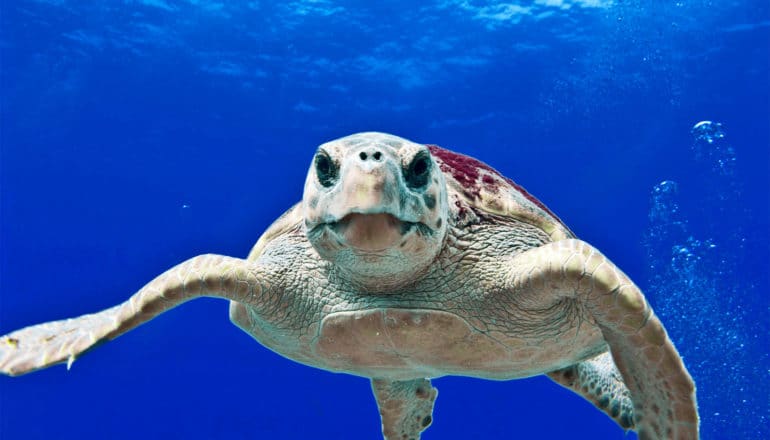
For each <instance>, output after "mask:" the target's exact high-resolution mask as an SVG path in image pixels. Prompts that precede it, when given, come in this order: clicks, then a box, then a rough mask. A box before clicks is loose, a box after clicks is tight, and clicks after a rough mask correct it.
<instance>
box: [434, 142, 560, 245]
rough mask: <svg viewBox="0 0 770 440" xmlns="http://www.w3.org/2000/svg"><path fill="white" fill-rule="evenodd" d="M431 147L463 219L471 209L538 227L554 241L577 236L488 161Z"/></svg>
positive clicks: (452, 199) (456, 213)
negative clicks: (487, 162)
mask: <svg viewBox="0 0 770 440" xmlns="http://www.w3.org/2000/svg"><path fill="white" fill-rule="evenodd" d="M428 149H429V150H430V152H431V154H432V155H433V157H434V159H435V160H436V162H437V163H438V164H439V167H440V168H441V171H442V172H443V173H444V177H445V178H446V182H447V191H448V195H449V199H450V200H449V204H450V208H451V209H452V210H453V212H454V213H455V215H456V216H457V217H458V218H460V219H461V220H462V219H463V218H465V217H467V216H468V214H469V212H468V211H469V210H470V211H473V212H474V213H479V214H491V215H495V216H500V217H504V218H511V219H515V220H519V221H522V222H524V223H527V224H530V225H533V226H536V227H538V228H540V229H542V230H543V231H545V232H546V233H547V234H548V235H550V237H551V239H552V240H553V241H558V240H563V239H566V238H574V237H575V235H574V234H573V233H572V231H570V229H569V228H568V227H567V226H566V225H565V224H564V223H563V222H562V221H561V220H560V219H559V218H558V217H557V216H556V215H555V214H554V213H553V212H551V211H550V210H549V209H548V208H547V207H546V206H545V205H544V204H543V203H542V202H540V201H539V200H538V199H536V198H535V197H534V196H532V195H531V194H529V193H528V192H527V191H526V190H525V189H524V188H523V187H521V186H520V185H518V184H516V183H515V182H514V181H512V180H511V179H508V178H507V177H505V176H503V175H502V174H500V173H499V172H498V171H497V170H495V169H494V168H492V167H490V166H489V165H487V164H485V163H484V162H481V161H479V160H477V159H474V158H472V157H469V156H465V155H463V154H459V153H455V152H453V151H450V150H446V149H444V148H441V147H439V146H437V145H428ZM460 223H462V221H461V222H460Z"/></svg>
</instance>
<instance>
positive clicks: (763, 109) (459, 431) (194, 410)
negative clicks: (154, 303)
mask: <svg viewBox="0 0 770 440" xmlns="http://www.w3.org/2000/svg"><path fill="white" fill-rule="evenodd" d="M370 130H376V131H385V132H390V133H393V134H397V135H400V136H403V137H406V138H409V139H412V140H415V141H419V142H425V143H436V144H439V145H442V146H444V147H446V148H450V149H453V150H457V151H459V152H462V153H465V154H469V155H473V156H475V157H477V158H479V159H481V160H484V161H485V162H487V163H489V164H490V165H492V166H494V167H495V168H497V169H498V170H500V171H501V172H502V173H504V174H505V175H507V176H508V177H510V178H512V179H513V180H515V181H517V182H518V183H519V184H521V185H523V186H525V187H526V188H527V189H528V190H529V191H530V192H531V193H532V194H534V195H535V196H537V197H538V198H539V199H540V200H542V201H543V202H544V203H545V204H547V205H548V206H549V207H550V208H551V209H552V210H553V211H554V212H556V213H557V214H558V215H559V216H560V217H561V218H562V220H564V221H565V223H567V224H568V225H569V226H570V227H571V228H572V230H573V231H575V233H576V234H577V235H578V236H579V237H580V238H582V239H584V240H586V241H588V242H590V243H592V244H593V245H595V246H596V247H598V248H599V249H601V250H602V251H603V252H604V253H605V254H606V255H608V256H609V257H610V258H611V259H612V260H613V261H614V262H615V263H616V264H618V265H619V266H620V267H621V268H622V269H623V270H624V271H625V272H626V273H628V274H629V275H630V276H631V278H632V279H634V280H635V281H636V283H637V284H639V285H640V286H641V287H642V288H643V290H645V292H646V294H647V297H648V298H649V299H650V301H651V303H652V305H653V307H654V308H655V310H656V312H657V314H658V315H659V316H660V317H661V319H662V320H663V322H664V323H665V325H666V327H667V328H668V330H669V333H670V335H671V337H672V339H673V340H674V342H675V344H676V345H677V347H678V349H679V351H680V352H681V354H682V355H683V357H684V360H685V363H686V364H687V366H688V368H689V370H690V372H691V373H692V375H693V376H694V378H695V380H696V383H697V386H698V401H699V404H700V415H701V420H702V423H701V431H702V437H703V438H704V439H766V438H770V427H769V426H768V425H770V420H769V419H770V360H769V358H768V356H769V355H768V351H769V350H770V348H769V347H770V340H769V339H770V322H769V320H770V318H769V316H770V313H769V312H770V293H769V292H770V280H768V267H769V266H770V263H769V262H770V241H769V240H768V232H769V231H770V191H769V189H770V4H768V2H767V1H760V0H746V1H741V2H738V1H728V2H713V1H706V0H696V1H678V2H673V1H672V2H644V1H619V0H618V1H609V0H535V1H527V2H525V1H520V2H516V1H511V2H493V1H473V0H440V1H425V2H408V1H392V2H369V1H351V2H333V1H329V0H299V1H284V2H266V1H228V2H225V1H216V0H183V1H182V0H180V1H173V0H135V1H130V0H125V1H110V2H107V1H104V2H78V1H67V0H35V1H32V0H27V1H22V0H0V334H5V333H7V332H9V331H12V330H14V329H17V328H20V327H23V326H27V325H31V324H35V323H39V322H43V321H48V320H55V319H62V318H66V317H72V316H77V315H81V314H84V313H90V312H95V311H98V310H101V309H104V308H107V307H109V306H112V305H115V304H117V303H119V302H121V301H123V300H125V299H126V298H127V297H128V296H129V295H131V294H132V293H133V292H135V291H136V290H137V289H138V288H140V287H141V286H142V285H143V284H144V283H145V282H147V281H149V280H150V279H152V278H153V277H154V276H155V275H157V274H159V273H160V272H162V271H163V270H165V269H167V268H169V267H171V266H173V265H175V264H177V263H179V262H181V261H184V260H185V259H188V258H190V257H193V256H195V255H198V254H201V253H220V254H226V255H231V256H238V257H244V256H245V255H246V254H247V253H248V251H249V249H250V247H251V246H252V245H253V243H254V242H255V241H256V240H257V239H258V237H259V235H260V234H261V232H262V231H263V230H264V229H265V228H266V227H267V226H268V225H269V224H270V223H271V221H272V220H273V219H275V218H277V217H278V216H279V215H280V214H281V213H282V212H283V211H284V210H285V209H287V208H288V207H289V206H291V205H292V204H293V203H295V202H296V201H298V200H299V199H300V197H301V192H302V185H303V181H304V175H305V172H306V170H307V168H308V166H309V164H310V160H311V158H312V155H313V152H314V149H315V147H316V146H317V145H318V144H320V143H322V142H325V141H327V140H330V139H334V138H337V137H340V136H343V135H347V134H350V133H354V132H359V131H370ZM434 384H435V385H436V386H437V387H438V389H439V392H440V395H439V398H438V400H437V402H436V407H435V412H434V423H433V425H432V426H431V427H430V428H429V429H428V430H427V431H425V433H424V435H423V438H424V439H450V438H451V439H454V438H458V439H460V438H462V439H497V438H501V439H502V438H539V439H558V438H591V439H604V438H607V439H621V438H635V435H634V434H628V435H626V434H624V433H623V431H622V430H621V429H620V428H619V427H617V426H616V425H615V424H614V422H613V421H611V420H610V419H609V418H608V417H606V416H605V415H604V414H603V413H601V412H600V411H598V410H596V409H595V408H594V407H593V406H592V405H591V404H589V403H587V402H586V401H584V400H582V399H581V398H580V397H579V396H577V395H574V394H572V393H571V392H569V391H567V390H565V389H562V388H561V387H559V386H558V385H556V384H555V383H552V382H551V381H550V380H548V379H546V378H543V377H536V378H530V379H524V380H518V381H510V382H495V381H483V380H477V379H468V378H461V377H447V378H440V379H437V380H435V381H434ZM379 423H380V422H379V415H378V413H377V409H376V406H375V403H374V399H373V397H372V396H371V392H370V388H369V383H368V381H366V380H365V379H362V378H357V377H352V376H347V375H341V374H333V373H329V372H325V371H321V370H316V369H312V368H309V367H306V366H303V365H299V364H296V363H294V362H292V361H289V360H287V359H284V358H282V357H280V356H278V355H276V354H274V353H272V352H271V351H269V350H267V349H266V348H264V347H261V346H260V345H258V344H257V343H255V342H254V341H253V340H252V339H251V338H250V337H249V336H247V335H246V334H245V333H243V332H241V331H240V330H239V329H237V328H236V327H234V326H233V325H231V324H230V323H229V321H228V316H227V304H226V302H224V301H221V300H214V299H200V300H196V301H193V302H191V303H188V304H185V305H183V306H181V307H179V308H177V309H174V310H173V311H170V312H168V313H166V314H164V315H162V316H161V317H159V318H157V319H155V320H153V321H152V322H150V323H148V324H146V325H144V326H142V327H140V328H138V329H136V330H134V331H132V332H130V333H129V334H126V335H125V336H123V337H121V338H119V339H118V340H116V341H113V342H111V343H109V344H106V345H104V346H102V347H100V348H98V349H96V350H94V351H93V352H91V353H89V354H87V355H86V356H84V357H83V358H81V359H79V360H78V361H77V362H75V364H74V365H73V366H72V369H71V370H70V371H67V369H66V368H65V367H63V366H57V367H53V368H51V369H48V370H43V371H40V372H37V373H34V374H30V375H27V376H22V377H18V378H8V377H0V439H2V440H16V439H20V440H23V439H43V438H46V439H51V438H53V439H106V438H109V439H122V438H125V439H136V438H143V439H161V438H163V439H170V438H185V439H193V438H200V439H247V438H248V439H252V438H259V439H272V438H276V439H290V438H292V439H294V438H296V439H308V438H316V439H375V438H378V435H379V431H380V424H379Z"/></svg>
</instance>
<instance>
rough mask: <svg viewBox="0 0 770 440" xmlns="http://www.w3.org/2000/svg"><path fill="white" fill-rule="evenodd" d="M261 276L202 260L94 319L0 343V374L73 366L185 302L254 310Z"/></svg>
mask: <svg viewBox="0 0 770 440" xmlns="http://www.w3.org/2000/svg"><path fill="white" fill-rule="evenodd" d="M263 277H264V274H263V273H261V272H260V270H259V268H258V266H256V265H255V264H254V263H250V262H247V261H245V260H242V259H238V258H230V257H225V256H220V255H201V256H198V257H195V258H192V259H190V260H187V261H185V262H184V263H181V264H179V265H177V266H175V267H173V268H172V269H169V270H168V271H166V272H164V273H163V274H161V275H160V276H158V277H157V278H155V279H154V280H152V281H151V282H150V283H148V284H147V285H146V286H144V287H143V288H142V289H141V290H140V291H139V292H137V293H136V294H135V295H133V296H132V297H131V298H130V299H129V300H128V301H126V302H124V303H122V304H119V305H117V306H114V307H112V308H109V309H107V310H103V311H101V312H98V313H94V314H89V315H83V316H80V317H78V318H73V319H66V320H61V321H53V322H47V323H44V324H38V325H33V326H30V327H26V328H23V329H21V330H17V331H14V332H12V333H10V334H8V335H5V336H2V337H0V373H2V374H7V375H10V376H18V375H22V374H25V373H29V372H32V371H35V370H39V369H41V368H46V367H49V366H51V365H55V364H59V363H64V362H66V363H67V367H68V368H69V367H70V366H71V365H72V362H74V361H75V359H77V358H78V357H80V356H81V355H82V354H83V353H85V352H87V351H88V350H91V349H93V348H94V347H96V346H97V345H99V344H100V343H103V342H107V341H109V340H112V339H115V338H117V337H118V336H120V335H122V334H123V333H125V332H127V331H129V330H131V329H133V328H134V327H136V326H138V325H140V324H142V323H144V322H147V321H149V320H151V319H153V318H154V317H156V316H158V315H159V314H161V313H163V312H165V311H166V310H169V309H171V308H173V307H176V306H178V305H179V304H182V303H184V302H186V301H189V300H191V299H195V298H198V297H202V296H213V297H220V298H226V299H230V300H235V301H243V302H246V303H250V304H254V305H258V304H259V303H260V301H262V300H263V299H264V298H265V295H264V294H265V293H266V292H264V291H263V286H264V285H265V283H264V279H263Z"/></svg>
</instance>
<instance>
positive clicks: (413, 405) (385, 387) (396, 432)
mask: <svg viewBox="0 0 770 440" xmlns="http://www.w3.org/2000/svg"><path fill="white" fill-rule="evenodd" d="M372 391H373V392H374V397H375V398H376V399H377V406H378V408H379V410H380V417H381V419H382V435H383V437H384V438H385V440H419V438H420V433H421V432H422V431H424V430H425V429H427V428H428V426H430V424H431V423H432V422H433V403H434V402H435V401H436V396H438V390H437V389H436V388H434V387H433V385H431V383H430V380H428V379H415V380H404V381H400V380H395V381H394V380H387V379H372Z"/></svg>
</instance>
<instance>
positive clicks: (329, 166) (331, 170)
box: [315, 151, 337, 188]
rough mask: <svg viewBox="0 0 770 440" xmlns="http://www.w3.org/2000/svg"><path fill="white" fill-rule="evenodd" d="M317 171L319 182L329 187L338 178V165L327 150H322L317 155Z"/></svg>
mask: <svg viewBox="0 0 770 440" xmlns="http://www.w3.org/2000/svg"><path fill="white" fill-rule="evenodd" d="M315 173H316V175H317V176H318V182H319V183H320V184H321V185H323V186H324V187H326V188H328V187H330V186H332V185H334V181H335V180H337V165H336V164H335V163H334V161H332V159H331V158H330V157H329V155H328V154H326V152H324V151H321V152H319V153H318V154H317V155H316V156H315Z"/></svg>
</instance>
